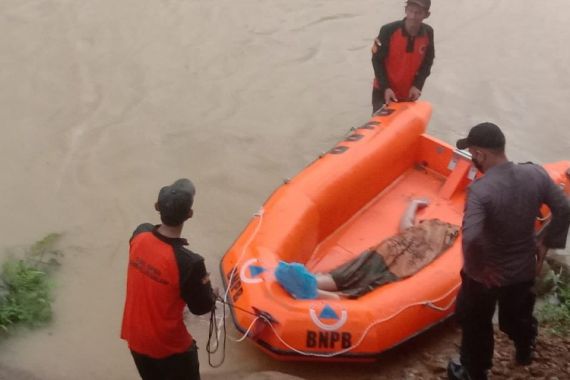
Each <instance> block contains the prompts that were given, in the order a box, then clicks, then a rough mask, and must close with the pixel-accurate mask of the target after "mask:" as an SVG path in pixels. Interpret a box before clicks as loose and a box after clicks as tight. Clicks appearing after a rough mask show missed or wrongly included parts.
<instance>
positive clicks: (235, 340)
mask: <svg viewBox="0 0 570 380" xmlns="http://www.w3.org/2000/svg"><path fill="white" fill-rule="evenodd" d="M259 319H265V320H266V322H268V323H269V321H268V320H267V319H266V318H263V317H262V316H259V317H257V318H255V319H254V320H253V322H251V324H250V325H249V327H248V328H247V330H246V331H245V333H243V335H242V337H241V338H239V339H233V338H231V337H230V339H231V340H233V341H234V342H237V343H240V342H243V341H244V340H245V338H247V336H248V335H249V332H250V331H251V329H252V328H253V325H255V322H257V321H258V320H259Z"/></svg>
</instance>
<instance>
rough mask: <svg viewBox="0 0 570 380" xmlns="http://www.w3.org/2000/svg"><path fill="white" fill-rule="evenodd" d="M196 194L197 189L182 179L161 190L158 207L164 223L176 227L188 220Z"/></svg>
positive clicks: (185, 179) (187, 180)
mask: <svg viewBox="0 0 570 380" xmlns="http://www.w3.org/2000/svg"><path fill="white" fill-rule="evenodd" d="M195 194H196V189H195V188H194V185H193V184H192V182H191V181H190V180H189V179H187V178H181V179H179V180H177V181H176V182H174V183H173V184H172V185H170V186H164V187H163V188H162V189H160V192H159V193H158V201H157V202H156V206H157V210H158V211H159V212H160V220H161V221H162V223H163V224H166V225H167V226H173V227H174V226H179V225H181V224H183V223H184V222H185V221H186V220H188V218H189V217H190V210H191V209H192V204H193V203H194V195H195Z"/></svg>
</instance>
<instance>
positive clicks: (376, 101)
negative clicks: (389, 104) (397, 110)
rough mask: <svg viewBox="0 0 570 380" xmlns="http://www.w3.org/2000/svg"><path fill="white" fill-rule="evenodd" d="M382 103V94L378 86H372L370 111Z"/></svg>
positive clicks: (373, 110) (378, 107)
mask: <svg viewBox="0 0 570 380" xmlns="http://www.w3.org/2000/svg"><path fill="white" fill-rule="evenodd" d="M383 105H384V94H383V91H381V90H380V89H379V88H376V87H372V113H374V112H376V111H378V110H379V109H380V107H382V106H383Z"/></svg>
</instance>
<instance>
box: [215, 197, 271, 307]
mask: <svg viewBox="0 0 570 380" xmlns="http://www.w3.org/2000/svg"><path fill="white" fill-rule="evenodd" d="M264 213H265V211H264V210H263V207H262V208H260V209H259V211H257V212H256V213H255V214H253V216H254V217H258V218H259V219H258V220H259V221H258V222H257V226H256V227H255V231H253V233H252V234H251V236H250V237H249V239H247V242H246V243H245V245H244V246H243V248H242V249H241V253H240V255H239V257H238V259H237V261H236V262H235V264H234V266H235V269H234V270H232V271H231V273H230V278H229V279H228V283H227V284H228V286H227V289H226V292H225V293H224V298H223V299H222V302H223V303H224V304H225V303H227V302H228V293H229V292H230V288H231V284H232V281H233V279H234V275H235V273H236V272H237V267H238V265H239V263H240V262H241V260H242V259H243V256H244V255H245V253H246V252H247V248H248V247H249V245H250V244H251V242H252V241H253V238H254V237H255V236H256V235H257V233H258V232H259V228H260V227H261V224H262V223H263V214H264Z"/></svg>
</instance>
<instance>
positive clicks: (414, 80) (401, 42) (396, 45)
mask: <svg viewBox="0 0 570 380" xmlns="http://www.w3.org/2000/svg"><path fill="white" fill-rule="evenodd" d="M378 40H379V41H380V47H379V48H378V51H377V52H376V54H373V55H372V66H373V67H374V75H375V77H376V78H375V80H374V87H375V88H378V89H380V90H381V91H382V93H384V91H385V90H386V89H387V88H391V89H392V90H393V91H394V93H395V94H396V97H397V98H398V99H399V100H405V99H406V98H408V95H409V92H410V88H412V86H415V87H417V88H418V89H420V90H421V89H422V88H423V86H424V83H425V81H426V78H427V77H428V76H429V74H430V72H431V66H432V64H433V60H434V58H435V48H434V43H433V29H432V27H431V26H429V25H427V24H422V26H421V28H420V31H419V33H418V34H417V35H416V36H411V35H410V34H409V33H408V32H407V31H406V28H405V27H404V20H400V21H395V22H392V23H390V24H386V25H384V26H383V27H382V28H381V29H380V33H379V35H378Z"/></svg>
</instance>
